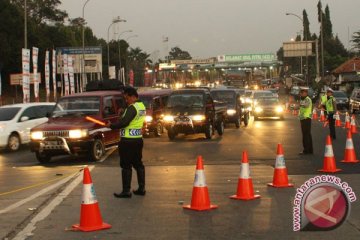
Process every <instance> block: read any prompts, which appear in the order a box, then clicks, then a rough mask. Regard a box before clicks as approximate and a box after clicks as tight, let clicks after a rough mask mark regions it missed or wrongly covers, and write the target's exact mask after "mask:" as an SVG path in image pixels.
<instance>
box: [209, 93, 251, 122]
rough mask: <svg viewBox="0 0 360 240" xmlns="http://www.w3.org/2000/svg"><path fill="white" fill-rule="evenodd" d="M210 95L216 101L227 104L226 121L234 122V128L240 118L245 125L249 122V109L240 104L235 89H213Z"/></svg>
mask: <svg viewBox="0 0 360 240" xmlns="http://www.w3.org/2000/svg"><path fill="white" fill-rule="evenodd" d="M211 96H212V97H213V99H214V100H216V101H218V102H223V103H225V104H226V105H227V111H226V122H227V123H235V126H236V128H239V127H240V125H241V120H243V121H244V124H245V126H247V125H248V123H249V111H248V110H247V109H245V108H244V107H243V105H242V102H241V99H240V94H239V92H238V91H237V90H235V89H213V90H211Z"/></svg>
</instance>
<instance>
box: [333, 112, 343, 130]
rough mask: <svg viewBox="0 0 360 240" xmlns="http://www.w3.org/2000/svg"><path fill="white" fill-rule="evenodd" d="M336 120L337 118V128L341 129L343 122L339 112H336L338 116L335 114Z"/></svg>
mask: <svg viewBox="0 0 360 240" xmlns="http://www.w3.org/2000/svg"><path fill="white" fill-rule="evenodd" d="M334 118H335V127H341V120H340V113H339V111H336V114H334Z"/></svg>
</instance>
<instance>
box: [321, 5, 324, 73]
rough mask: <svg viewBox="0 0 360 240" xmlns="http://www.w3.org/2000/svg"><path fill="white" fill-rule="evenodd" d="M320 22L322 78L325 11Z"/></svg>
mask: <svg viewBox="0 0 360 240" xmlns="http://www.w3.org/2000/svg"><path fill="white" fill-rule="evenodd" d="M320 23H321V32H320V35H321V43H320V44H321V79H323V78H324V24H323V13H322V11H321V14H320Z"/></svg>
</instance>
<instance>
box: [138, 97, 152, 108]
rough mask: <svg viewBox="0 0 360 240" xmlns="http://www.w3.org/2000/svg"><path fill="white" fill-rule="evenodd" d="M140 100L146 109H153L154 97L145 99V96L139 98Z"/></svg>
mask: <svg viewBox="0 0 360 240" xmlns="http://www.w3.org/2000/svg"><path fill="white" fill-rule="evenodd" d="M139 99H140V101H141V102H142V103H144V105H145V107H146V109H150V108H151V103H152V97H144V96H139Z"/></svg>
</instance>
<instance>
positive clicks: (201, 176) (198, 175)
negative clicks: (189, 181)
mask: <svg viewBox="0 0 360 240" xmlns="http://www.w3.org/2000/svg"><path fill="white" fill-rule="evenodd" d="M194 187H206V179H205V172H204V170H196V171H195V180H194Z"/></svg>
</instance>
